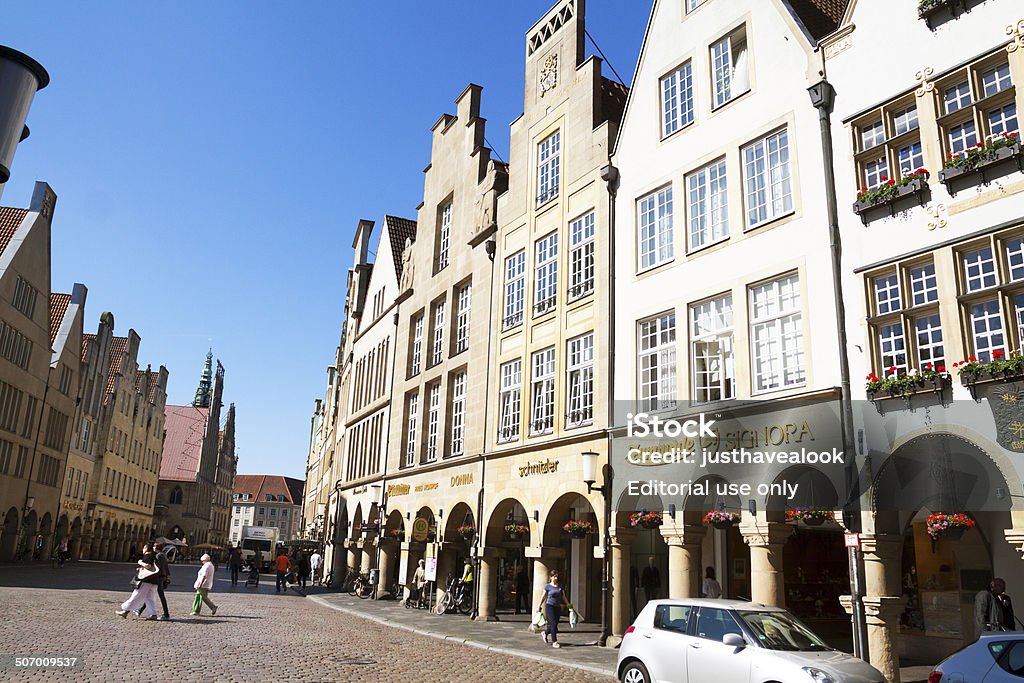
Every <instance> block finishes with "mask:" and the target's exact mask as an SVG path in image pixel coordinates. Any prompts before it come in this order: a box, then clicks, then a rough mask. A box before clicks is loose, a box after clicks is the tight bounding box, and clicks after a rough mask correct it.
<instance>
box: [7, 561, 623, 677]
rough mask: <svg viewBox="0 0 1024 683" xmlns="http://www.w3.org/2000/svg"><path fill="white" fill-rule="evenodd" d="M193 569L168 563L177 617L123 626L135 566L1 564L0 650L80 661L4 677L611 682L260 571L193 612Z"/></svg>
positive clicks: (222, 583)
mask: <svg viewBox="0 0 1024 683" xmlns="http://www.w3.org/2000/svg"><path fill="white" fill-rule="evenodd" d="M196 570H197V567H195V566H182V565H174V566H172V578H173V585H172V586H171V588H170V589H169V591H168V593H167V601H168V606H169V608H170V612H171V619H172V621H171V622H170V623H164V622H146V621H143V620H141V619H138V618H136V617H134V616H131V617H129V618H128V620H126V621H125V620H122V619H121V618H120V617H118V616H117V615H116V614H115V613H114V611H115V610H116V609H118V605H119V603H121V602H122V601H123V600H125V599H126V598H127V596H128V595H129V593H130V589H129V587H128V581H129V579H130V577H131V573H132V567H131V565H127V564H106V563H89V562H83V563H79V564H75V565H68V567H67V568H65V569H63V570H60V569H56V568H53V567H51V566H50V565H49V564H44V565H42V566H39V565H35V566H31V567H22V566H2V567H0V605H3V609H2V610H0V655H37V656H62V655H70V656H78V657H82V658H84V662H85V666H84V668H82V669H78V670H74V671H58V670H54V669H49V670H18V671H15V670H12V669H6V670H3V671H0V680H12V681H39V680H76V681H77V680H83V681H86V680H87V681H135V680H138V679H139V678H140V676H143V677H145V678H148V679H151V680H160V681H163V680H179V681H181V680H204V681H206V680H216V681H240V680H246V681H267V680H275V681H281V680H286V681H324V680H332V681H402V683H410V682H411V681H465V680H471V679H472V680H483V681H488V682H497V681H531V682H533V681H559V682H560V683H561V682H564V681H580V682H582V681H605V682H607V681H609V680H611V679H610V678H607V677H604V676H600V675H598V674H593V673H589V672H586V671H579V670H573V669H568V668H565V667H561V666H556V665H552V664H546V663H541V662H535V661H530V660H528V659H523V658H520V657H512V656H508V655H503V654H499V653H495V652H491V651H487V650H482V649H479V648H474V647H469V646H466V645H462V644H460V643H453V642H445V641H443V640H438V639H436V638H431V637H428V636H423V635H419V634H415V633H410V632H407V631H401V630H396V629H393V628H390V627H388V626H385V625H382V624H379V623H377V622H374V621H369V620H365V619H361V618H357V617H354V616H351V615H349V614H345V613H342V612H338V611H336V610H331V609H328V608H327V607H324V606H323V605H321V604H318V603H316V602H314V601H313V600H309V599H306V598H303V597H301V596H299V595H297V594H296V593H294V592H291V591H289V592H288V593H287V594H284V595H277V594H275V593H274V581H273V577H272V576H264V577H263V578H262V580H261V582H260V587H259V590H258V591H257V590H256V589H254V588H245V587H244V585H242V583H240V584H239V586H238V587H232V586H231V582H230V580H229V578H228V576H227V574H226V573H225V572H224V571H223V570H218V572H217V580H216V583H215V588H214V591H213V592H212V594H211V599H212V600H213V601H214V602H215V603H216V604H217V606H218V607H219V609H218V612H217V616H215V617H213V616H210V615H209V613H208V612H207V613H205V616H200V617H190V616H188V612H189V610H190V608H191V602H192V597H193V595H194V593H193V591H192V590H191V585H192V581H193V579H194V576H195V572H196ZM243 583H244V582H243ZM204 610H205V608H204ZM538 640H539V639H538ZM538 645H539V642H538ZM539 649H540V648H539V647H538V650H539ZM552 654H554V655H556V656H557V654H558V652H557V651H556V652H554V653H552ZM144 672H145V673H144Z"/></svg>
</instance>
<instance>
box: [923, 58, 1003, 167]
mask: <svg viewBox="0 0 1024 683" xmlns="http://www.w3.org/2000/svg"><path fill="white" fill-rule="evenodd" d="M935 91H936V98H937V105H936V108H937V110H938V112H937V113H938V114H939V128H940V129H941V131H942V136H941V137H942V142H943V152H944V153H945V154H946V155H947V156H948V155H950V154H957V153H962V152H965V151H967V150H968V149H970V148H971V147H974V146H976V145H978V144H980V143H982V142H983V141H985V140H987V139H988V138H990V137H991V136H1000V135H1009V134H1010V133H1019V132H1020V125H1019V120H1018V117H1017V101H1016V88H1015V86H1014V83H1013V79H1012V77H1011V74H1010V64H1009V62H1008V61H1007V58H1006V52H1005V50H999V51H998V52H997V53H995V54H994V55H989V56H986V57H983V58H981V59H979V60H977V61H975V62H974V63H973V64H969V65H967V66H966V67H963V68H961V69H958V70H956V71H954V72H953V73H950V74H948V75H946V76H944V77H943V78H942V79H941V80H940V81H939V82H938V83H937V85H936V88H935Z"/></svg>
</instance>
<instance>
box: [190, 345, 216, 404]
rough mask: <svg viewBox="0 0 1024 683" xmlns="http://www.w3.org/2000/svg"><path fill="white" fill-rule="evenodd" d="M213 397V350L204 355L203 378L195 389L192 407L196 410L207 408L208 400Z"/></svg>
mask: <svg viewBox="0 0 1024 683" xmlns="http://www.w3.org/2000/svg"><path fill="white" fill-rule="evenodd" d="M212 396H213V349H210V350H209V351H208V352H207V353H206V365H205V366H203V376H202V378H201V379H200V380H199V388H198V389H196V398H195V400H194V401H192V405H193V406H195V407H196V408H209V407H210V399H211V397H212Z"/></svg>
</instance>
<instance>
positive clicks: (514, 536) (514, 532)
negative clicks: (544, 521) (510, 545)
mask: <svg viewBox="0 0 1024 683" xmlns="http://www.w3.org/2000/svg"><path fill="white" fill-rule="evenodd" d="M505 533H506V534H508V537H509V540H511V541H518V540H520V539H521V538H523V537H524V536H526V535H527V534H529V533H530V527H529V526H527V525H526V524H506V525H505Z"/></svg>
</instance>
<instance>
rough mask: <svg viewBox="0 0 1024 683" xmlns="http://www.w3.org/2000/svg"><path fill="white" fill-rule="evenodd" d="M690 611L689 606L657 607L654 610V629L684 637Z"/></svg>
mask: <svg viewBox="0 0 1024 683" xmlns="http://www.w3.org/2000/svg"><path fill="white" fill-rule="evenodd" d="M692 609H693V608H692V607H690V606H689V605H658V606H657V607H655V608H654V628H656V629H660V630H662V631H672V632H673V633H682V634H684V635H685V634H686V626H687V624H689V622H690V611H691V610H692Z"/></svg>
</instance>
